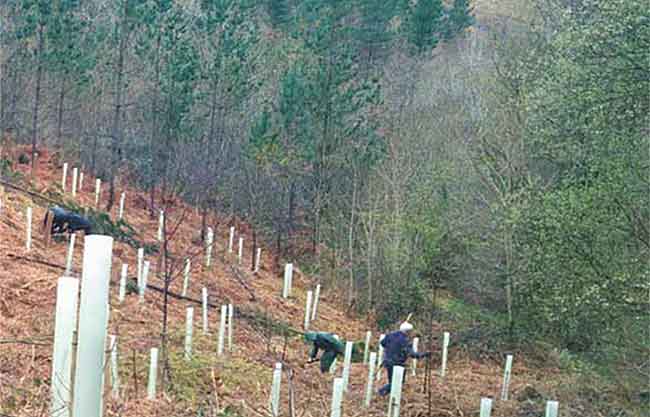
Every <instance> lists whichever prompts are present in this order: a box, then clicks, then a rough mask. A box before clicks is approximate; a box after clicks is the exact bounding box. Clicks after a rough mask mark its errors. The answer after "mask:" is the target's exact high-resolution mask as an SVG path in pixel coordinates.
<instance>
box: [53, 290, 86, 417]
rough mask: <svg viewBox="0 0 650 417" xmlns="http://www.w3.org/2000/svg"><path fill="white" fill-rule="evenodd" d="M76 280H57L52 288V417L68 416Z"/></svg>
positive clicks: (76, 296) (76, 292)
mask: <svg viewBox="0 0 650 417" xmlns="http://www.w3.org/2000/svg"><path fill="white" fill-rule="evenodd" d="M78 295H79V280H78V279H76V278H70V277H61V278H59V281H58V283H57V288H56V313H55V319H54V352H53V355H52V378H51V380H52V386H51V394H52V401H51V404H50V414H51V416H52V417H68V416H69V415H70V410H69V408H68V406H69V404H70V393H71V392H72V385H71V376H72V374H71V373H72V354H73V346H72V340H73V337H74V331H75V328H76V326H77V300H78Z"/></svg>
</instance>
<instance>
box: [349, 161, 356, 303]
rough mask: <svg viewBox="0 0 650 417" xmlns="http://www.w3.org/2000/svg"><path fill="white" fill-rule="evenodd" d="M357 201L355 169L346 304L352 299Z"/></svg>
mask: <svg viewBox="0 0 650 417" xmlns="http://www.w3.org/2000/svg"><path fill="white" fill-rule="evenodd" d="M356 201H357V173H356V170H355V171H354V174H353V175H352V208H351V210H350V227H349V229H348V258H349V259H348V264H349V268H348V269H349V273H350V275H349V282H348V305H351V304H352V300H354V216H355V211H354V209H355V206H356Z"/></svg>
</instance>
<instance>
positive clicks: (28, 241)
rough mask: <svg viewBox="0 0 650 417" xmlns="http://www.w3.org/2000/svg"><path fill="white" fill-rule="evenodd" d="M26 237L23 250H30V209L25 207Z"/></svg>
mask: <svg viewBox="0 0 650 417" xmlns="http://www.w3.org/2000/svg"><path fill="white" fill-rule="evenodd" d="M26 216H27V236H25V248H26V249H27V250H31V249H32V208H31V207H27V213H26Z"/></svg>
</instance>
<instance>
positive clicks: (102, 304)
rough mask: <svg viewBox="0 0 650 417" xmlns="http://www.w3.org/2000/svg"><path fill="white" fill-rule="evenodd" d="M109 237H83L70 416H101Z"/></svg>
mask: <svg viewBox="0 0 650 417" xmlns="http://www.w3.org/2000/svg"><path fill="white" fill-rule="evenodd" d="M112 251H113V238H112V237H110V236H101V235H90V236H86V237H85V242H84V254H83V269H82V274H81V301H80V306H79V333H78V334H79V337H78V342H77V360H76V371H75V379H74V381H75V385H74V395H73V402H72V409H73V412H72V415H73V416H84V417H101V415H102V410H101V404H102V391H101V388H102V381H103V376H104V372H103V371H104V369H103V365H104V351H105V348H106V333H107V332H106V324H107V323H108V284H109V281H110V278H111V258H112Z"/></svg>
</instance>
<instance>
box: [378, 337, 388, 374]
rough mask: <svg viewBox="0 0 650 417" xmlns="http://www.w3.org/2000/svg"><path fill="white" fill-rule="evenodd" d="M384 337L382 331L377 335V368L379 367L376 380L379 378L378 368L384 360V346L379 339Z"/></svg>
mask: <svg viewBox="0 0 650 417" xmlns="http://www.w3.org/2000/svg"><path fill="white" fill-rule="evenodd" d="M384 337H386V335H385V334H383V333H382V334H380V335H379V349H378V351H377V369H379V371H377V381H379V379H381V369H380V368H381V365H382V363H383V362H384V347H383V346H382V345H381V341H382V340H384Z"/></svg>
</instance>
